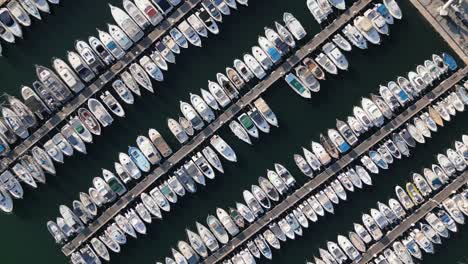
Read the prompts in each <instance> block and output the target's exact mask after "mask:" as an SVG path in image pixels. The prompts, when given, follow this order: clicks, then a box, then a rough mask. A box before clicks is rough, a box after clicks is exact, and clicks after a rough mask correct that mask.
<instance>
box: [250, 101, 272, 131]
mask: <svg viewBox="0 0 468 264" xmlns="http://www.w3.org/2000/svg"><path fill="white" fill-rule="evenodd" d="M247 114H248V116H249V117H250V119H251V120H252V121H253V123H254V124H255V126H256V127H258V129H260V131H262V132H264V133H269V132H270V125H269V124H268V122H267V121H266V120H265V118H264V117H263V116H262V114H261V113H260V111H258V109H257V108H255V107H252V108H251V109H250V110H249V111H248V112H247Z"/></svg>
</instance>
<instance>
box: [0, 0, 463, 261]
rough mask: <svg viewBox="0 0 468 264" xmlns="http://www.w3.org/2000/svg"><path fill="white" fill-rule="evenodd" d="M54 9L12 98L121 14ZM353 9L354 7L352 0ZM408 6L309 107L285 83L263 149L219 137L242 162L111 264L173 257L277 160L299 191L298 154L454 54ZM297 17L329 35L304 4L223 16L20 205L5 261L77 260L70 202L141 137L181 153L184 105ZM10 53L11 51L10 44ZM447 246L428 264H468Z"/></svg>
mask: <svg viewBox="0 0 468 264" xmlns="http://www.w3.org/2000/svg"><path fill="white" fill-rule="evenodd" d="M61 2H62V3H61V5H60V6H59V7H54V8H53V10H52V12H53V14H52V15H47V16H44V17H43V20H42V21H39V22H38V21H35V23H34V25H33V26H32V27H31V28H29V29H27V30H26V32H25V36H24V40H21V41H18V44H16V45H14V46H9V47H4V54H5V57H3V58H1V59H0V79H1V80H2V86H1V87H2V88H1V90H2V92H5V93H9V94H13V95H17V96H18V95H19V87H20V85H22V84H24V85H30V83H32V81H33V80H34V78H35V71H34V64H42V65H46V66H48V65H50V63H51V58H52V57H61V58H64V57H65V56H66V51H67V50H68V49H71V48H72V47H73V45H74V41H75V40H76V39H87V38H88V37H89V36H90V35H96V31H95V28H101V29H104V28H105V27H106V23H109V22H111V21H112V17H111V15H110V11H109V8H108V6H107V4H108V3H111V4H114V5H120V4H121V1H120V0H110V1H102V0H101V1H96V0H81V1H73V0H63V1H61ZM347 4H348V5H350V4H351V3H349V1H347ZM399 4H400V6H401V8H402V11H403V13H404V18H403V20H401V21H396V23H395V25H393V26H392V27H391V29H390V37H388V38H385V39H384V41H383V43H382V44H381V45H380V46H374V45H372V46H371V47H370V48H369V49H367V50H364V51H363V50H357V49H353V51H352V52H351V53H346V54H345V55H346V56H347V58H348V60H349V62H350V70H349V71H348V72H340V74H339V75H338V76H336V77H334V76H330V75H328V76H327V80H326V81H324V82H321V87H322V88H321V91H320V92H319V93H318V94H314V95H313V98H312V99H311V100H304V99H302V98H300V97H298V96H297V95H296V94H295V93H293V92H292V91H291V89H290V88H289V87H287V84H286V83H285V82H284V81H279V82H277V83H275V84H274V86H273V87H272V88H271V89H269V91H268V92H267V93H266V94H265V96H263V98H264V99H265V100H266V101H267V103H268V104H269V105H270V107H271V108H272V109H273V111H274V112H275V113H276V115H277V116H278V119H279V124H280V127H279V128H274V129H272V131H271V132H270V134H267V135H265V134H262V135H261V137H260V139H259V140H255V141H254V144H253V146H249V145H246V144H245V143H243V142H241V141H240V140H238V139H237V138H235V137H234V136H233V135H232V133H231V132H230V131H229V128H228V127H227V126H225V127H224V128H222V129H221V130H220V135H221V136H222V137H223V138H224V139H225V140H226V141H227V142H228V143H229V144H230V145H231V146H232V147H233V148H234V150H235V151H236V153H237V156H238V162H237V163H235V164H233V163H228V162H224V161H223V162H224V166H225V174H223V175H221V174H219V175H218V177H217V178H216V180H215V181H208V183H207V186H206V187H200V188H198V189H199V191H198V192H197V193H196V194H195V195H187V196H186V197H184V198H183V199H181V200H182V201H181V202H179V203H178V204H177V205H175V206H173V209H172V210H171V213H170V214H167V215H165V216H164V219H163V220H161V221H153V224H151V226H150V228H149V232H148V235H146V236H142V237H140V238H139V239H138V240H133V239H130V242H129V243H128V244H127V245H126V246H125V247H124V249H123V252H122V253H121V254H119V256H112V263H154V261H156V260H163V259H164V257H165V256H166V255H169V253H170V247H171V246H174V245H175V244H176V243H177V241H178V240H185V239H186V235H185V228H189V229H191V230H195V225H194V223H195V221H200V222H204V221H205V218H206V216H207V214H214V212H215V209H216V207H224V208H227V207H228V206H232V205H234V202H235V201H238V200H240V199H241V193H242V190H244V189H250V186H251V185H252V184H256V183H257V178H258V177H259V176H262V175H266V170H267V169H272V168H273V164H274V163H275V162H279V163H281V164H283V165H285V166H286V167H287V168H288V169H290V171H291V172H292V173H293V175H294V176H295V177H296V179H297V180H298V181H299V183H302V182H305V181H306V180H307V179H306V177H305V176H303V175H302V174H301V173H300V171H299V170H298V169H297V167H296V166H295V164H294V161H293V159H292V156H293V154H294V153H297V152H300V151H301V146H306V145H307V146H308V145H309V144H310V140H318V136H319V134H320V133H323V132H325V131H326V129H327V128H330V127H334V126H335V119H336V118H341V119H344V118H345V117H346V116H347V115H348V114H350V113H351V111H352V106H353V105H355V104H357V103H358V102H359V101H360V99H361V97H362V96H367V95H369V93H370V92H374V93H376V92H377V91H378V87H379V84H384V83H386V82H388V81H390V80H394V79H396V76H397V75H403V74H406V73H407V72H408V71H409V70H411V69H414V68H415V66H416V65H417V64H420V63H422V62H423V61H424V60H425V59H428V58H430V56H431V55H432V54H433V53H439V54H440V53H441V52H444V51H450V50H449V47H448V46H447V45H446V44H445V43H444V42H443V40H442V39H441V38H440V37H439V36H438V35H437V33H436V32H434V31H433V30H432V28H431V26H430V25H429V24H427V23H425V21H424V20H423V19H422V18H421V17H420V16H419V14H418V13H417V12H416V10H415V9H414V8H413V7H412V6H411V5H410V4H409V2H407V1H405V0H400V1H399ZM285 11H287V12H291V13H292V14H294V15H295V16H296V18H298V19H299V21H301V23H302V24H303V25H304V26H305V28H306V30H307V32H308V38H307V39H310V37H312V36H313V35H314V34H316V33H318V32H319V31H320V27H319V26H318V25H317V23H316V22H315V20H314V19H313V18H312V15H311V14H310V13H309V11H308V9H307V7H306V1H305V0H293V1H283V0H251V1H250V2H249V7H240V8H239V10H238V11H235V12H234V14H233V15H231V16H229V17H225V18H224V19H223V23H222V24H221V25H220V29H221V33H220V34H219V35H217V36H213V35H210V38H209V39H208V40H206V39H203V40H202V41H203V47H202V48H195V47H191V48H190V49H187V50H183V51H182V55H181V56H178V57H177V64H175V65H170V70H169V72H168V73H165V81H164V82H163V83H158V84H157V85H156V86H155V90H156V91H155V94H154V95H151V94H149V93H146V92H143V93H144V96H143V97H139V98H136V101H135V104H134V105H131V106H125V107H126V108H125V111H126V113H127V114H126V118H125V119H117V120H116V122H114V124H113V125H112V126H111V127H109V128H106V129H104V131H103V135H102V136H100V137H98V138H95V142H94V144H92V145H88V146H87V148H88V155H86V156H84V155H81V154H77V155H74V156H73V157H72V158H68V159H66V162H65V164H64V165H61V166H59V167H58V170H57V176H55V178H54V177H51V176H49V177H48V178H47V185H44V186H41V187H40V188H39V189H38V190H37V191H33V192H32V191H27V192H26V193H25V199H24V200H21V201H18V200H15V212H14V214H13V215H1V216H0V226H1V227H0V230H1V238H2V239H1V240H0V246H1V249H2V250H1V251H0V252H1V263H8V264H10V263H12V264H13V263H15V264H16V263H30V262H35V263H49V264H59V263H65V262H67V259H66V258H65V257H64V256H63V255H62V253H61V251H60V247H59V246H58V245H56V244H55V243H54V241H53V239H52V238H51V237H50V235H49V233H48V232H47V229H46V227H45V223H46V221H47V220H49V219H53V220H55V217H56V216H57V215H58V206H59V205H60V204H66V205H70V204H71V203H72V201H73V200H74V199H76V198H77V197H78V193H79V192H80V191H85V190H87V189H88V187H89V186H90V185H91V180H92V178H93V177H96V176H98V175H100V174H101V168H113V162H114V161H115V160H117V155H118V152H121V151H122V152H125V150H126V149H127V147H128V146H129V145H136V143H135V139H136V137H137V136H138V135H140V134H146V133H147V130H148V129H149V128H156V129H158V130H159V131H160V132H161V134H162V135H163V136H164V137H165V138H166V140H168V142H169V143H170V145H171V146H172V147H173V148H178V146H179V145H178V143H177V142H176V140H175V138H174V137H173V136H172V135H171V134H170V132H169V130H168V128H167V126H166V119H167V118H168V117H177V115H179V100H184V101H188V100H189V92H197V93H198V92H199V89H200V88H206V87H207V83H208V82H207V81H208V80H215V76H216V73H217V72H224V68H225V67H226V66H230V65H232V61H233V60H234V59H235V58H239V57H241V55H242V54H243V53H244V52H246V51H248V50H250V47H251V46H252V45H254V43H256V41H257V36H258V35H260V34H262V33H263V27H264V26H270V27H272V26H273V22H274V21H275V20H277V21H280V20H281V19H282V14H283V12H285ZM4 46H5V45H4ZM467 132H468V115H467V114H466V113H462V114H459V115H457V116H456V117H455V119H454V120H453V121H452V122H450V123H449V124H447V125H446V126H445V127H443V128H441V129H440V130H439V132H438V133H436V134H433V138H431V139H430V140H429V141H428V143H426V144H425V145H419V146H417V147H416V148H415V149H414V150H413V152H412V157H411V158H409V159H404V160H401V161H399V165H398V166H397V167H394V168H392V169H390V170H388V171H385V172H384V173H382V174H380V175H378V176H377V177H375V179H374V187H372V188H366V189H364V190H360V191H358V192H357V193H355V194H353V195H352V196H351V198H350V200H349V201H347V202H345V203H344V204H343V205H340V206H339V208H338V209H337V210H336V212H335V215H327V217H325V218H322V219H320V221H319V222H318V223H316V224H313V225H312V227H311V228H309V229H308V230H307V231H305V234H304V237H302V238H300V239H297V240H296V241H291V242H289V243H287V244H282V248H281V251H280V252H277V251H275V252H274V253H273V261H271V263H304V262H305V260H306V259H307V258H309V259H312V257H313V254H317V253H318V247H319V246H323V245H324V244H325V242H326V241H327V240H334V239H336V235H337V234H339V233H342V232H345V231H347V230H349V229H350V228H351V227H352V223H353V222H358V221H359V220H360V218H361V212H363V211H364V210H367V208H370V207H376V202H377V201H378V200H387V199H388V198H389V197H390V196H391V195H393V187H394V186H395V185H396V184H402V183H403V182H406V181H407V180H408V179H409V177H410V175H411V173H412V172H420V171H421V169H422V168H423V166H429V165H430V164H432V163H434V162H435V154H436V153H438V152H439V151H442V150H443V149H444V148H446V147H447V146H449V144H451V143H452V142H453V141H454V140H455V139H459V138H460V136H461V134H463V133H467ZM451 238H452V239H450V240H444V245H443V246H440V247H437V248H436V250H437V252H436V254H435V255H431V256H429V255H425V256H424V257H425V259H424V263H429V264H435V263H440V261H441V259H443V260H444V263H447V264H448V263H462V262H464V263H466V262H468V255H467V254H468V253H467V251H466V248H467V246H466V245H467V244H468V232H467V229H466V228H464V227H462V228H461V232H459V233H457V234H454V235H452V236H451Z"/></svg>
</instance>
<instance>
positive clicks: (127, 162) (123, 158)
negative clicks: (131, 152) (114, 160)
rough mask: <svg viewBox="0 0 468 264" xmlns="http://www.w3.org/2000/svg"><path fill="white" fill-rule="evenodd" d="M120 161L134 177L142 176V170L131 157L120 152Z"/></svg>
mask: <svg viewBox="0 0 468 264" xmlns="http://www.w3.org/2000/svg"><path fill="white" fill-rule="evenodd" d="M119 162H120V164H121V165H122V166H123V168H124V170H125V171H126V172H127V173H128V175H130V177H132V178H133V179H135V180H137V179H139V178H140V177H141V171H140V170H139V169H138V167H137V166H136V164H135V163H134V162H133V161H132V159H130V157H129V156H128V155H127V154H125V153H122V152H120V153H119Z"/></svg>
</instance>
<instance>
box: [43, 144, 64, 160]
mask: <svg viewBox="0 0 468 264" xmlns="http://www.w3.org/2000/svg"><path fill="white" fill-rule="evenodd" d="M44 150H45V151H46V153H47V155H49V156H50V157H51V158H52V159H53V160H54V161H56V162H58V163H63V152H62V151H61V149H59V148H58V147H57V145H55V143H54V142H53V141H52V140H48V141H46V142H45V143H44Z"/></svg>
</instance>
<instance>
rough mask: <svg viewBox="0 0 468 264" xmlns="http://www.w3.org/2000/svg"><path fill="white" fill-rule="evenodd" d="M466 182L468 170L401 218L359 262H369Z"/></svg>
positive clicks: (363, 263)
mask: <svg viewBox="0 0 468 264" xmlns="http://www.w3.org/2000/svg"><path fill="white" fill-rule="evenodd" d="M467 182H468V171H465V172H463V174H462V175H460V176H459V177H458V178H457V179H456V180H455V181H453V182H452V183H450V184H449V185H447V187H445V189H443V190H442V191H441V192H439V193H438V194H437V195H436V196H435V197H434V198H432V199H429V201H427V202H426V203H424V204H423V205H422V206H421V207H419V208H418V209H417V210H416V211H415V212H414V213H413V214H412V215H411V216H409V217H408V218H406V219H405V220H403V222H401V223H400V224H399V225H398V226H397V227H396V228H394V229H393V230H392V231H390V232H388V233H387V234H386V235H385V236H384V237H383V238H382V239H380V240H379V241H377V242H376V243H375V244H374V245H373V246H371V247H370V248H369V249H368V250H367V251H366V252H365V253H364V254H363V256H362V259H361V260H360V261H359V262H356V263H359V264H365V263H368V262H369V263H370V261H371V260H372V259H373V258H374V257H376V256H377V255H378V254H379V253H381V252H382V251H383V250H385V249H386V248H388V247H389V246H391V244H392V243H393V242H394V241H395V240H397V239H398V238H399V237H401V236H402V235H403V234H404V233H405V232H406V231H408V229H410V228H412V227H414V224H416V223H417V222H419V221H420V220H421V219H423V218H424V217H425V216H426V214H427V213H429V212H431V211H432V210H434V209H435V208H437V207H438V206H439V205H440V204H441V203H442V202H443V201H444V200H445V199H447V198H448V197H450V196H451V195H452V194H453V192H455V191H457V190H458V189H460V188H462V187H463V186H465V184H466V183H467Z"/></svg>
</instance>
